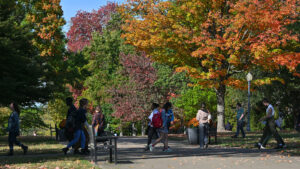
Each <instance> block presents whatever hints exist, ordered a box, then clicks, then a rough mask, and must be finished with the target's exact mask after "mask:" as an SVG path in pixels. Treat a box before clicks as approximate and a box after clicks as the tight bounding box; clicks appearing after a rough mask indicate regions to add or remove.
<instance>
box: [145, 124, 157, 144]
mask: <svg viewBox="0 0 300 169" xmlns="http://www.w3.org/2000/svg"><path fill="white" fill-rule="evenodd" d="M155 134H156V136H157V138H158V135H157V131H156V129H155V128H154V127H150V126H149V129H148V143H147V145H148V146H149V145H150V144H151V142H152V137H153V136H154V135H155Z"/></svg>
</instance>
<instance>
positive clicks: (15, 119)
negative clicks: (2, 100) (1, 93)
mask: <svg viewBox="0 0 300 169" xmlns="http://www.w3.org/2000/svg"><path fill="white" fill-rule="evenodd" d="M10 109H11V110H12V113H11V115H10V116H9V120H8V127H7V131H8V132H9V134H8V143H9V153H8V155H10V156H11V155H13V154H14V144H16V145H18V146H20V147H21V148H22V149H23V152H24V154H26V153H27V150H28V147H27V146H25V145H23V144H22V143H21V142H20V141H18V140H17V136H19V135H20V124H19V123H20V122H19V116H20V109H19V106H18V105H17V104H16V103H11V104H10Z"/></svg>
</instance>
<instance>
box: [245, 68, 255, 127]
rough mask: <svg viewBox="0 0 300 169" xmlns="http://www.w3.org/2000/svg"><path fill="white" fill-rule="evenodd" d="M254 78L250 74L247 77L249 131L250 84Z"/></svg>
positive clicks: (248, 125)
mask: <svg viewBox="0 0 300 169" xmlns="http://www.w3.org/2000/svg"><path fill="white" fill-rule="evenodd" d="M252 78H253V76H252V74H251V73H250V72H249V73H248V74H247V76H246V79H247V81H248V124H247V131H250V108H251V107H250V82H251V80H252Z"/></svg>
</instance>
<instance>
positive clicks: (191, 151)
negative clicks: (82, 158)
mask: <svg viewBox="0 0 300 169" xmlns="http://www.w3.org/2000/svg"><path fill="white" fill-rule="evenodd" d="M145 143H146V138H144V137H122V138H120V139H119V140H118V151H119V157H118V158H119V160H118V162H119V163H118V164H117V165H114V164H110V163H108V162H107V159H108V153H103V155H99V156H98V162H97V165H98V166H99V167H100V168H102V169H133V168H137V169H168V168H170V169H179V168H185V169H193V168H195V169H196V168H197V169H199V168H203V169H224V168H227V169H251V168H253V169H268V168H270V169H284V168H288V169H294V168H295V169H296V168H297V169H299V166H300V157H289V156H284V155H282V154H280V152H277V151H275V150H262V151H260V150H256V149H252V150H251V149H238V148H230V149H225V148H220V147H217V146H214V147H209V149H207V150H200V149H199V148H198V146H196V145H189V144H188V143H187V142H186V141H174V140H171V141H169V145H170V147H171V148H172V150H173V152H171V153H164V152H162V144H158V145H157V148H156V149H155V151H154V152H145V151H144V150H143V149H144V146H145Z"/></svg>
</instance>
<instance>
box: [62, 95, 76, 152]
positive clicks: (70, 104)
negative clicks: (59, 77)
mask: <svg viewBox="0 0 300 169" xmlns="http://www.w3.org/2000/svg"><path fill="white" fill-rule="evenodd" d="M66 105H67V106H68V107H69V109H68V112H67V117H66V120H67V119H68V118H69V117H70V116H71V115H72V114H74V113H75V112H76V111H77V109H76V107H75V106H74V104H73V98H72V97H67V98H66ZM65 137H66V138H67V139H68V141H69V142H71V141H72V140H73V139H74V129H73V128H72V127H71V126H70V125H69V124H67V123H66V125H65ZM72 147H73V149H74V154H78V153H79V151H78V148H76V147H75V145H73V146H72Z"/></svg>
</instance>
